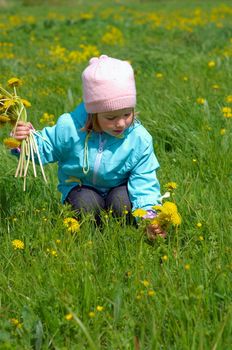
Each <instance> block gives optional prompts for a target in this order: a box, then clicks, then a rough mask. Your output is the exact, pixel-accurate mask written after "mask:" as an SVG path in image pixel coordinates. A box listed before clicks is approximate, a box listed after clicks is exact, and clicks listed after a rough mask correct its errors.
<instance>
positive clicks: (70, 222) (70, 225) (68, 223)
mask: <svg viewBox="0 0 232 350" xmlns="http://www.w3.org/2000/svg"><path fill="white" fill-rule="evenodd" d="M63 222H64V226H65V227H66V228H67V229H68V231H69V232H71V233H75V232H78V231H80V224H79V222H78V221H77V220H76V219H74V218H65V219H64V221H63Z"/></svg>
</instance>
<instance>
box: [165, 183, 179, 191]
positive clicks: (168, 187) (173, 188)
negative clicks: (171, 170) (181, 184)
mask: <svg viewBox="0 0 232 350" xmlns="http://www.w3.org/2000/svg"><path fill="white" fill-rule="evenodd" d="M164 187H165V188H167V189H168V190H169V191H172V190H175V189H176V188H177V183H176V182H168V183H166V185H164Z"/></svg>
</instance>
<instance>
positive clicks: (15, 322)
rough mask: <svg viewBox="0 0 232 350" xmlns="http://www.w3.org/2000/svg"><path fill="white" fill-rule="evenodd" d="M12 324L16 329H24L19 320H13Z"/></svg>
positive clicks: (11, 320)
mask: <svg viewBox="0 0 232 350" xmlns="http://www.w3.org/2000/svg"><path fill="white" fill-rule="evenodd" d="M10 322H11V324H12V325H14V326H15V327H16V328H19V329H20V328H22V326H23V324H22V323H21V322H20V321H19V320H18V319H17V318H11V319H10Z"/></svg>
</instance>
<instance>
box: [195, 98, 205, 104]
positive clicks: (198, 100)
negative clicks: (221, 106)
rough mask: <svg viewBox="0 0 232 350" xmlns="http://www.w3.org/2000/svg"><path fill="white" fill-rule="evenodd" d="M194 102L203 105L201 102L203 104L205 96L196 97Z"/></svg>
mask: <svg viewBox="0 0 232 350" xmlns="http://www.w3.org/2000/svg"><path fill="white" fill-rule="evenodd" d="M196 102H197V103H198V104H199V105H203V104H205V98H203V97H198V98H197V101H196Z"/></svg>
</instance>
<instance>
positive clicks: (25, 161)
mask: <svg viewBox="0 0 232 350" xmlns="http://www.w3.org/2000/svg"><path fill="white" fill-rule="evenodd" d="M21 84H22V81H21V80H20V79H18V78H11V79H10V80H8V85H9V86H10V87H11V88H13V92H12V93H10V92H8V91H7V90H5V89H4V88H3V87H2V86H1V85H0V127H3V126H4V125H5V124H8V123H10V124H11V125H12V126H14V129H15V128H16V126H17V123H18V122H19V121H23V122H27V111H26V107H30V105H31V104H30V102H28V101H27V100H25V99H22V98H20V97H19V96H18V95H17V91H16V87H17V86H20V85H21ZM35 134H36V135H38V136H39V137H41V135H40V134H38V133H37V132H36V131H35V130H33V129H32V130H30V135H29V136H28V137H27V138H26V139H24V140H22V141H21V142H20V141H18V140H16V139H15V138H14V131H13V132H12V134H11V136H12V137H9V138H7V139H4V141H3V143H4V144H5V146H6V147H8V148H19V147H20V155H19V160H18V166H17V169H16V172H15V177H23V179H24V181H23V190H24V191H25V190H26V178H27V173H28V168H29V164H30V160H31V163H32V168H33V173H34V176H35V177H37V172H36V166H35V159H36V158H37V160H38V162H39V165H40V169H41V172H42V175H43V179H44V181H45V182H47V179H46V176H45V173H44V169H43V165H42V162H41V159H40V155H39V150H38V146H37V143H36V140H35V137H34V135H35Z"/></svg>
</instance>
